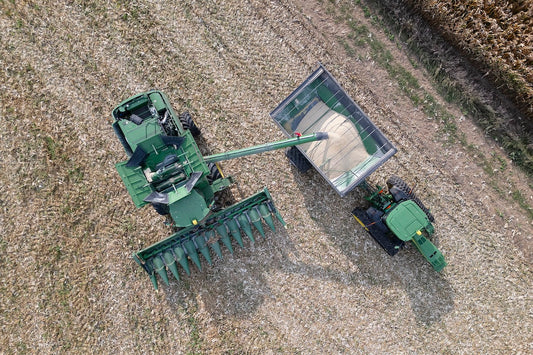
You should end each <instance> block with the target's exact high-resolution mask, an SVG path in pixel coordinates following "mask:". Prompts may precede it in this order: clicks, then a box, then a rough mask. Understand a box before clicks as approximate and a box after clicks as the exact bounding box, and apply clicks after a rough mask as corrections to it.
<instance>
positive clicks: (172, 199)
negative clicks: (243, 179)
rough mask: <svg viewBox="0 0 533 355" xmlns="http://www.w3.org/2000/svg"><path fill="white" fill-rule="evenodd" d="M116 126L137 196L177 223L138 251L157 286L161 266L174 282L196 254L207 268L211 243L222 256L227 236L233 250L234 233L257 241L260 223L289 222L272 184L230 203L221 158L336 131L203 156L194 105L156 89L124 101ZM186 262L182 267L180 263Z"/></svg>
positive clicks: (122, 169) (126, 177)
mask: <svg viewBox="0 0 533 355" xmlns="http://www.w3.org/2000/svg"><path fill="white" fill-rule="evenodd" d="M112 115H113V129H114V131H115V134H116V135H117V137H118V139H119V140H120V142H121V143H122V145H123V147H124V149H125V151H126V154H127V155H128V157H129V159H128V160H126V161H123V162H120V163H118V164H116V169H117V171H118V173H119V175H120V177H121V178H122V180H123V182H124V184H125V186H126V188H127V190H128V192H129V194H130V196H131V198H132V200H133V202H134V204H135V205H136V206H137V207H142V206H144V205H147V204H151V205H152V206H153V207H154V208H155V210H156V211H157V212H158V213H159V214H161V215H168V216H170V218H171V220H172V223H171V224H172V226H173V228H174V230H175V231H176V232H175V233H174V234H172V235H171V236H170V237H168V238H166V239H164V240H162V241H160V242H158V243H156V244H153V245H151V246H149V247H148V248H146V249H143V250H141V251H139V252H136V253H134V254H133V258H134V260H135V261H136V262H137V263H138V264H139V265H140V266H141V267H142V268H143V269H144V270H145V271H146V272H147V273H148V275H149V277H150V280H151V281H152V284H153V286H154V287H155V288H156V289H157V288H158V282H157V278H156V274H157V275H159V277H160V278H161V279H162V280H163V282H164V283H165V284H167V285H168V284H169V278H168V273H167V271H168V272H170V273H171V274H172V275H173V276H174V277H175V278H176V279H177V280H179V279H180V269H181V270H182V271H181V272H183V271H185V273H187V274H190V265H189V262H192V263H194V264H195V265H196V266H197V267H198V269H201V268H202V264H201V261H200V259H201V258H200V255H201V256H202V258H204V259H205V260H206V261H207V262H208V263H209V264H211V263H212V258H211V254H210V250H211V251H212V252H214V253H215V254H216V255H217V256H218V257H220V258H221V257H222V251H221V243H222V245H224V246H225V247H226V248H227V249H228V250H229V251H230V252H232V253H233V246H232V239H234V240H235V241H236V242H237V243H238V244H239V245H240V246H241V247H242V246H243V245H244V244H243V240H242V233H241V232H244V234H245V235H246V236H247V237H248V238H249V239H250V240H251V241H252V242H254V241H255V239H254V234H253V229H255V230H257V231H258V232H259V234H260V235H262V236H263V237H264V236H265V232H264V229H263V223H265V224H266V225H267V226H269V227H270V228H271V229H272V230H275V224H274V219H273V216H274V217H275V218H277V219H278V220H279V222H280V223H281V224H282V225H285V222H284V221H283V218H282V217H281V214H280V213H279V211H278V210H277V209H276V207H275V205H274V202H273V200H272V196H271V195H270V193H269V191H268V189H267V188H265V189H263V190H262V191H259V192H258V193H256V194H254V195H252V196H250V197H248V198H246V199H244V200H242V201H240V202H238V203H236V204H233V205H231V206H229V207H225V206H222V205H221V204H219V203H217V199H216V198H215V197H216V195H217V194H220V193H221V192H222V191H223V190H225V189H227V188H228V187H229V186H230V185H231V184H232V183H233V179H232V177H231V176H225V175H224V174H223V173H222V171H221V169H220V168H219V165H218V164H217V163H218V162H219V161H222V160H227V159H234V158H239V157H242V156H246V155H251V154H258V153H262V152H266V151H270V150H275V149H282V148H287V147H292V146H295V145H299V144H306V143H311V142H315V141H318V140H324V139H327V138H328V135H327V133H323V132H315V133H312V134H307V135H304V136H301V135H299V134H297V135H295V136H294V137H291V138H288V139H285V140H281V141H278V142H273V143H266V144H261V145H257V146H254V147H250V148H244V149H239V150H235V151H230V152H225V153H219V154H214V155H208V156H202V154H201V153H200V149H199V148H198V145H197V142H196V140H195V137H198V136H199V135H200V130H199V129H198V127H197V126H196V124H195V123H194V121H193V120H192V118H191V116H190V114H189V113H187V112H184V113H182V114H181V115H179V116H178V115H176V113H175V112H174V110H173V108H172V107H171V105H170V103H169V100H168V97H167V96H166V95H165V94H163V93H162V92H160V91H157V90H151V91H148V92H145V93H141V94H138V95H135V96H133V97H130V98H128V99H127V100H125V101H123V102H122V103H121V104H119V105H118V106H117V107H116V108H115V109H114V110H113V112H112ZM178 266H179V267H178Z"/></svg>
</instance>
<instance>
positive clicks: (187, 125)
mask: <svg viewBox="0 0 533 355" xmlns="http://www.w3.org/2000/svg"><path fill="white" fill-rule="evenodd" d="M179 120H180V122H181V125H182V126H183V129H185V130H189V131H191V134H192V136H193V137H198V136H199V135H200V133H202V132H200V128H198V126H197V125H196V123H194V121H193V120H192V117H191V114H190V113H189V111H185V112H183V113H182V114H181V115H180V116H179Z"/></svg>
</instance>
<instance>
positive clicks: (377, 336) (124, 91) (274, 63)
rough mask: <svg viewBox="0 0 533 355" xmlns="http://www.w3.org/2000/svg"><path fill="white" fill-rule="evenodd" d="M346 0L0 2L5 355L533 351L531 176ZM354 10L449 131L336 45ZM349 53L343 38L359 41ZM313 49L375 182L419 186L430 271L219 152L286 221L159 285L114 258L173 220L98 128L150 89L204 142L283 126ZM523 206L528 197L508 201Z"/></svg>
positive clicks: (364, 57)
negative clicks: (373, 146) (434, 260)
mask: <svg viewBox="0 0 533 355" xmlns="http://www.w3.org/2000/svg"><path fill="white" fill-rule="evenodd" d="M367 11H368V8H366V7H364V6H361V4H360V2H359V1H355V2H344V1H337V2H335V3H334V2H328V1H315V0H311V1H300V0H298V1H283V0H282V1H256V0H252V1H237V0H230V1H224V2H222V1H183V2H166V1H158V0H151V1H142V0H140V1H133V2H126V1H119V2H114V1H81V0H78V1H76V0H75V1H46V0H41V1H17V2H16V3H15V2H14V1H8V0H0V34H1V37H2V41H1V43H0V68H2V70H0V95H1V96H0V118H1V121H2V123H3V128H2V129H1V130H0V137H1V140H2V145H0V154H1V157H2V169H0V208H1V210H0V211H1V213H0V349H2V350H1V351H0V352H2V353H7V354H9V353H25V352H27V353H153V352H162V353H167V354H178V353H213V354H218V353H254V354H263V353H291V354H292V353H302V354H310V353H316V354H319V353H325V352H330V353H365V354H366V353H373V354H383V353H428V354H430V353H500V354H509V353H514V354H517V353H525V354H526V353H531V352H532V351H533V337H532V333H531V329H532V328H533V322H532V313H531V309H532V308H533V302H532V297H531V280H532V275H531V257H532V255H533V253H532V241H531V237H532V235H533V218H532V216H531V211H530V210H529V212H528V210H527V206H531V205H533V188H532V187H533V181H532V180H531V178H529V177H527V176H525V175H524V174H523V173H521V171H519V170H518V169H516V168H515V167H514V166H513V163H512V162H511V161H510V160H509V159H508V158H507V157H506V156H505V154H504V152H503V150H502V148H501V147H499V146H498V145H497V143H496V142H494V141H491V140H489V139H487V138H486V137H485V135H484V134H483V132H482V131H481V130H480V129H479V128H478V127H476V125H475V124H474V123H472V121H471V120H470V119H469V117H468V115H467V114H465V113H463V112H461V110H459V109H458V108H457V107H455V106H454V105H453V104H450V103H447V102H446V101H444V100H443V99H442V98H440V97H439V95H438V94H437V91H436V89H435V88H434V87H433V84H432V82H431V78H430V77H429V76H428V75H426V73H425V72H424V70H423V69H421V67H420V66H419V65H416V60H413V58H410V57H409V56H408V55H407V54H406V53H405V51H404V50H403V46H402V44H401V43H399V42H398V41H396V40H394V39H392V38H391V36H390V33H387V32H386V31H384V28H383V25H382V24H379V23H376V22H375V21H373V20H372V19H373V17H372V16H368V13H367ZM353 21H357V23H358V24H361V25H365V26H366V27H367V28H368V29H369V33H368V34H366V35H367V36H371V37H372V38H374V39H376V40H377V41H379V43H381V44H382V45H383V46H384V47H385V48H386V49H387V50H388V51H390V53H391V55H392V57H391V58H392V59H391V60H393V61H394V63H395V65H398V66H402V67H403V68H404V69H406V70H407V71H408V72H409V73H411V75H412V76H413V77H415V78H416V79H417V80H418V82H419V83H420V87H421V88H420V90H423V91H424V92H425V93H426V94H431V95H432V97H435V98H436V100H437V101H438V102H439V103H440V104H441V105H442V106H443V107H445V109H446V110H447V112H449V113H451V114H452V115H453V117H454V122H453V123H454V125H455V126H456V128H457V132H459V136H461V137H463V139H462V140H457V139H450V137H449V135H448V134H447V133H445V132H446V130H444V128H446V127H443V125H444V123H442V122H441V121H440V120H438V119H435V118H434V117H430V116H428V115H427V114H426V113H424V111H423V110H422V109H420V106H416V105H415V104H413V102H412V101H411V100H409V99H408V98H407V96H406V94H405V93H404V92H403V91H402V90H400V85H399V83H398V81H397V80H395V79H393V78H392V77H391V76H390V73H389V72H387V70H385V69H384V67H382V66H380V65H379V64H378V63H376V62H375V61H374V60H373V58H372V56H371V55H370V49H369V47H368V46H360V47H350V50H347V47H346V46H343V45H342V43H345V42H343V41H344V40H347V39H348V38H350V37H349V35H350V34H351V33H352V32H351V29H352V28H353V27H351V26H350V25H351V24H352V22H353ZM351 50H353V51H355V55H354V53H352V52H351ZM318 62H321V63H323V64H324V65H325V66H326V68H328V70H329V71H331V72H332V74H333V75H334V76H335V77H336V78H337V79H338V80H339V82H340V83H341V85H342V86H343V87H344V88H345V89H346V91H347V92H348V93H349V94H350V96H351V97H352V98H353V99H354V100H355V101H356V102H357V103H358V104H359V105H360V106H361V108H362V109H363V110H364V111H365V112H366V113H367V114H368V115H369V116H370V118H371V119H372V120H373V121H374V122H375V123H376V124H377V125H378V126H379V127H380V129H381V130H382V131H383V132H384V133H385V135H386V136H387V137H388V138H389V139H390V140H391V141H392V142H393V143H394V144H395V145H396V147H397V148H398V153H397V154H396V155H395V156H394V157H393V158H392V159H391V160H389V161H388V162H387V163H386V164H385V165H384V166H383V167H381V168H380V169H379V170H378V171H377V172H376V173H374V174H373V175H372V177H371V178H370V181H371V182H373V183H379V184H384V182H385V181H386V179H387V178H388V177H389V176H390V175H391V174H397V175H399V176H401V177H402V178H403V179H404V180H405V181H407V182H408V183H409V184H411V185H412V186H416V191H417V194H418V195H419V197H421V199H422V200H423V201H424V202H425V204H426V205H427V206H429V207H430V208H431V211H432V213H433V215H434V216H435V219H436V221H435V227H436V234H435V236H434V238H433V241H434V243H435V244H436V245H438V247H439V249H440V250H441V251H442V252H443V254H444V256H445V258H446V260H447V262H448V266H447V267H446V268H445V269H444V271H443V272H442V273H440V274H438V273H435V272H434V271H433V270H432V268H431V266H430V265H429V264H428V263H427V262H426V261H425V260H424V259H423V257H422V256H421V255H420V254H419V253H418V252H417V251H416V249H415V248H414V246H409V247H408V248H407V249H406V250H403V251H401V252H400V253H399V254H398V255H396V256H395V257H389V256H388V255H387V254H386V253H385V252H384V251H383V250H382V249H381V248H380V247H379V246H378V245H377V244H376V243H375V242H374V241H373V239H372V238H371V237H370V236H369V235H368V234H367V233H366V232H365V231H364V230H363V228H362V227H360V226H359V225H358V224H357V223H356V221H355V220H354V219H353V217H351V215H350V211H351V210H352V209H353V208H354V207H356V206H361V205H364V199H363V195H362V193H361V192H359V191H358V190H357V189H356V190H354V191H353V192H351V193H350V194H349V195H348V196H346V197H344V198H340V197H339V196H338V195H336V193H335V192H334V191H333V189H331V188H330V187H329V185H328V184H327V183H326V182H325V181H324V180H323V179H322V178H321V177H320V176H319V174H318V173H316V172H314V171H311V172H308V173H306V174H303V175H300V174H298V173H297V172H296V170H295V169H294V168H292V167H291V166H290V164H289V163H288V161H287V159H286V158H285V156H284V154H283V152H282V151H276V152H271V153H265V154H262V155H259V156H254V157H247V158H242V159H239V160H234V161H228V162H225V163H224V169H225V171H226V172H227V173H228V172H229V173H231V174H232V175H233V177H234V178H235V180H236V181H237V182H238V186H237V187H235V188H233V190H232V191H233V193H234V194H235V195H236V196H237V197H239V196H242V197H246V196H249V195H251V194H252V193H254V192H256V191H258V190H259V189H261V188H262V187H264V186H267V187H268V188H269V189H270V191H271V193H272V195H273V197H274V200H275V202H276V206H277V207H278V209H279V210H280V211H281V213H282V214H283V216H284V218H285V220H286V222H287V223H288V229H286V230H284V229H283V228H281V226H280V225H279V224H278V229H277V232H275V233H274V232H269V233H268V234H267V238H265V239H258V240H257V241H256V243H255V244H253V245H252V244H250V243H249V242H248V243H247V244H246V245H245V248H244V249H239V248H236V252H235V254H234V255H231V254H229V253H228V252H227V251H226V252H225V254H224V259H223V260H217V261H216V262H215V264H214V265H213V266H212V267H206V268H205V269H204V270H203V271H202V272H199V271H193V274H192V275H191V276H190V277H186V278H185V279H184V281H182V282H180V283H177V282H175V281H174V282H171V285H170V287H167V286H163V287H161V289H160V291H158V292H155V291H154V290H153V288H152V285H151V283H150V281H149V279H148V277H147V276H146V274H145V273H144V271H142V270H141V269H140V268H139V267H138V266H137V265H136V264H135V263H134V262H133V260H132V259H131V257H130V256H131V254H132V253H133V252H134V251H137V250H140V249H142V248H143V247H146V246H148V245H149V244H151V243H153V242H155V241H158V240H160V239H162V238H164V237H166V236H167V235H168V234H169V233H170V231H169V229H168V227H166V226H165V225H164V223H163V222H164V220H163V219H162V217H160V216H158V215H157V214H156V213H155V211H153V210H152V209H150V208H144V209H140V210H136V209H135V206H134V205H133V203H132V202H131V199H130V197H129V195H128V194H127V192H126V189H125V188H124V186H123V184H122V182H121V180H120V178H119V176H118V174H117V173H116V171H115V168H114V164H115V163H116V162H118V161H121V160H124V159H125V158H126V155H125V153H124V151H123V149H122V147H121V145H120V143H119V141H118V140H117V139H116V137H115V136H114V133H113V130H112V128H111V126H110V123H111V117H110V116H111V115H110V112H111V110H112V108H113V107H114V106H115V105H116V104H117V103H118V102H120V101H121V100H123V99H125V98H126V97H128V96H130V95H133V94H135V93H138V92H140V91H144V90H147V89H150V88H159V89H161V90H162V91H164V92H165V93H167V94H168V96H169V97H170V98H171V100H172V103H173V105H174V107H175V108H176V110H177V111H181V110H184V109H188V110H190V111H191V113H192V114H193V116H194V119H195V121H196V122H197V124H198V126H199V127H200V128H201V129H202V132H203V136H204V139H205V141H206V143H207V144H208V146H209V148H210V149H211V150H212V151H213V152H220V151H223V150H228V149H233V148H241V147H246V146H249V145H252V144H255V143H257V144H259V143H263V142H266V141H269V140H277V139H280V138H282V134H281V132H280V131H279V129H278V128H277V127H276V125H275V124H274V123H273V121H272V120H271V119H270V118H269V115H268V114H269V112H270V111H271V110H272V109H274V108H275V107H276V106H277V104H278V103H279V102H281V100H283V99H284V98H285V97H286V96H287V95H288V94H289V93H290V92H291V91H292V90H293V89H294V88H296V86H297V85H298V84H299V83H300V82H301V81H302V80H303V79H304V78H306V77H307V75H309V74H310V73H311V72H312V70H314V69H315V68H316V67H317V63H318ZM524 206H525V207H524Z"/></svg>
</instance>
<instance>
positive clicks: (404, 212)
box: [352, 176, 446, 271]
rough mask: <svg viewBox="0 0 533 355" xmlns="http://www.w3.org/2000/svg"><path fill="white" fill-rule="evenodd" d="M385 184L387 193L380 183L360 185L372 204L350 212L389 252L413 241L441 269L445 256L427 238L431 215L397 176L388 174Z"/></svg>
mask: <svg viewBox="0 0 533 355" xmlns="http://www.w3.org/2000/svg"><path fill="white" fill-rule="evenodd" d="M387 186H388V193H386V192H385V191H384V189H382V188H381V187H380V186H377V188H374V187H372V186H370V185H369V184H367V183H364V184H362V187H363V188H364V189H365V190H366V191H367V192H368V193H369V195H368V196H366V199H367V200H368V201H369V202H370V203H371V205H372V206H371V207H369V208H368V209H366V210H365V209H362V208H355V209H354V210H353V211H352V215H353V216H354V218H355V219H356V220H357V222H359V224H361V225H362V226H363V228H365V230H366V231H367V232H369V233H370V235H371V236H372V237H373V238H374V239H375V240H376V241H377V242H378V243H379V245H381V247H382V248H383V249H385V250H386V251H387V253H388V254H389V255H391V256H394V255H396V253H398V251H399V250H400V249H401V248H402V247H403V246H404V245H405V242H407V241H412V242H413V243H414V244H415V245H416V247H417V249H418V250H419V251H420V253H421V254H422V255H424V257H425V258H426V260H427V261H428V262H429V263H430V264H431V265H432V266H433V269H435V270H436V271H441V270H442V269H443V268H444V267H445V266H446V262H445V261H444V256H443V255H442V253H441V252H440V251H439V250H438V249H437V247H436V246H435V245H434V244H433V243H431V242H430V241H429V240H428V239H427V238H428V237H430V236H431V235H432V234H433V233H434V232H435V229H434V228H433V225H432V224H431V222H433V221H434V218H433V215H432V214H431V212H430V211H429V210H428V209H427V208H426V207H425V206H424V204H423V203H422V202H421V201H420V200H419V199H418V197H416V195H415V194H414V192H413V190H412V189H410V188H409V186H408V185H407V184H406V183H405V182H404V181H403V180H402V179H400V178H399V177H397V176H391V177H390V178H389V179H388V181H387Z"/></svg>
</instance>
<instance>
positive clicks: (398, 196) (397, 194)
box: [389, 186, 410, 202]
mask: <svg viewBox="0 0 533 355" xmlns="http://www.w3.org/2000/svg"><path fill="white" fill-rule="evenodd" d="M389 193H390V194H391V195H392V198H393V199H394V202H400V201H405V200H409V199H410V197H409V196H408V195H407V194H406V193H405V192H404V191H402V190H401V189H399V188H397V187H396V186H393V187H391V188H390V189H389Z"/></svg>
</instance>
